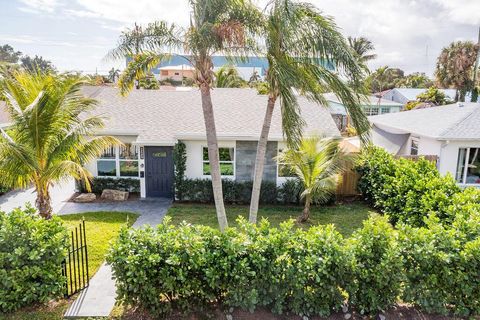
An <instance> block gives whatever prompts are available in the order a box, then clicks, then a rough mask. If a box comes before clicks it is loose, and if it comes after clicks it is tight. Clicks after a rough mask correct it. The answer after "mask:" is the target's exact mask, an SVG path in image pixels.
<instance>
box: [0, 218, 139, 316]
mask: <svg viewBox="0 0 480 320" xmlns="http://www.w3.org/2000/svg"><path fill="white" fill-rule="evenodd" d="M60 218H61V219H62V220H63V222H64V223H65V225H66V227H67V228H68V229H69V230H74V228H75V227H77V226H78V225H79V224H80V223H81V221H82V219H85V232H86V237H87V246H88V272H89V274H90V278H91V277H92V276H93V275H94V274H95V272H97V270H98V268H99V267H100V266H101V265H102V263H103V261H104V260H105V254H106V253H107V250H108V247H109V244H110V242H111V241H112V240H113V239H115V238H116V237H117V236H118V233H119V231H120V228H121V227H122V226H123V225H125V224H127V225H128V226H131V225H132V224H133V223H134V222H135V220H137V218H138V215H137V214H134V213H130V212H106V211H99V212H86V213H79V214H72V215H65V216H60ZM72 301H73V299H70V300H64V299H62V300H59V301H55V302H52V303H49V304H48V305H41V306H31V307H27V308H23V309H21V310H18V311H17V312H14V313H10V314H8V315H2V314H0V319H1V320H31V319H39V320H57V319H58V320H60V319H63V314H64V313H65V311H66V310H67V308H68V306H69V304H70V303H71V302H72Z"/></svg>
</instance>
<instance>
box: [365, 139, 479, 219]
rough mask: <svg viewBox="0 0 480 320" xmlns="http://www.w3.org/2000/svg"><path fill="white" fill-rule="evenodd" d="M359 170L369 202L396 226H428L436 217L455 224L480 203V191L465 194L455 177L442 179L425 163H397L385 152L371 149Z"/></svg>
mask: <svg viewBox="0 0 480 320" xmlns="http://www.w3.org/2000/svg"><path fill="white" fill-rule="evenodd" d="M357 170H358V171H359V172H360V174H361V178H360V181H359V189H360V191H361V192H362V194H363V195H364V196H365V199H366V200H368V201H369V202H370V203H372V204H373V206H375V207H376V208H378V209H380V210H381V211H382V212H383V213H385V214H387V215H389V217H390V218H391V221H392V222H393V223H397V222H404V223H407V224H410V225H413V226H424V225H425V223H424V219H425V218H427V217H428V216H429V215H430V214H432V213H435V215H436V216H437V217H438V218H440V219H441V220H442V221H445V222H451V221H452V220H453V219H454V217H455V214H456V211H458V210H459V209H460V208H461V207H465V206H469V205H478V204H479V203H480V201H479V200H480V191H479V190H477V189H472V188H467V189H465V190H462V189H461V188H459V187H458V186H457V184H456V182H455V180H454V179H453V177H452V176H450V175H447V176H441V175H440V173H439V172H438V170H437V168H436V167H435V165H434V164H433V163H432V162H429V161H427V160H425V159H420V160H418V161H411V160H407V159H394V158H393V156H392V155H391V154H389V153H388V152H386V151H385V150H383V149H381V148H375V147H370V148H367V149H366V151H364V153H363V154H362V156H361V159H360V163H359V165H358V167H357Z"/></svg>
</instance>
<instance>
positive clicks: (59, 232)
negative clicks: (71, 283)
mask: <svg viewBox="0 0 480 320" xmlns="http://www.w3.org/2000/svg"><path fill="white" fill-rule="evenodd" d="M67 247H68V236H67V230H66V229H65V227H64V226H63V225H62V223H61V221H60V220H59V219H58V218H55V217H54V218H53V219H51V220H44V219H42V218H40V216H39V215H38V214H37V213H36V212H35V210H34V209H32V208H28V209H26V210H25V211H22V210H20V209H15V210H14V211H12V212H10V213H8V214H7V213H5V212H0V312H10V311H14V310H17V309H18V308H20V307H23V306H27V305H29V304H32V303H44V302H48V301H50V300H51V299H53V298H56V297H58V296H60V295H61V294H62V293H63V288H64V286H65V279H64V277H63V276H62V273H61V263H62V261H63V259H64V258H65V256H66V249H67Z"/></svg>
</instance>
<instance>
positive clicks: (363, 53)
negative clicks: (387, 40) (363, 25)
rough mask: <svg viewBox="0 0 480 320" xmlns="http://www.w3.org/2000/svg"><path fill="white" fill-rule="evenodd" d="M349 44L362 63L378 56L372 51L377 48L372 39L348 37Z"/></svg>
mask: <svg viewBox="0 0 480 320" xmlns="http://www.w3.org/2000/svg"><path fill="white" fill-rule="evenodd" d="M348 44H349V45H350V47H351V48H352V49H353V51H354V52H355V54H356V55H357V58H358V60H359V61H360V62H361V63H366V62H368V61H370V60H373V59H375V58H376V57H377V55H376V54H373V53H370V52H371V51H373V50H375V46H374V45H373V43H372V41H370V40H368V39H367V38H364V37H359V38H353V37H348Z"/></svg>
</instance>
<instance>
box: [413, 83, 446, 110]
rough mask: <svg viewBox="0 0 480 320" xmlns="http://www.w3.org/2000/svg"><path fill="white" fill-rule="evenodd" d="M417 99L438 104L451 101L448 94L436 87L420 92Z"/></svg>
mask: <svg viewBox="0 0 480 320" xmlns="http://www.w3.org/2000/svg"><path fill="white" fill-rule="evenodd" d="M417 101H419V102H429V103H432V104H434V105H436V106H440V105H444V104H448V103H451V102H452V101H450V100H449V99H447V96H446V95H445V93H443V92H442V91H440V90H438V88H436V87H430V88H428V90H427V91H425V92H423V93H420V94H419V95H418V96H417Z"/></svg>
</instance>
